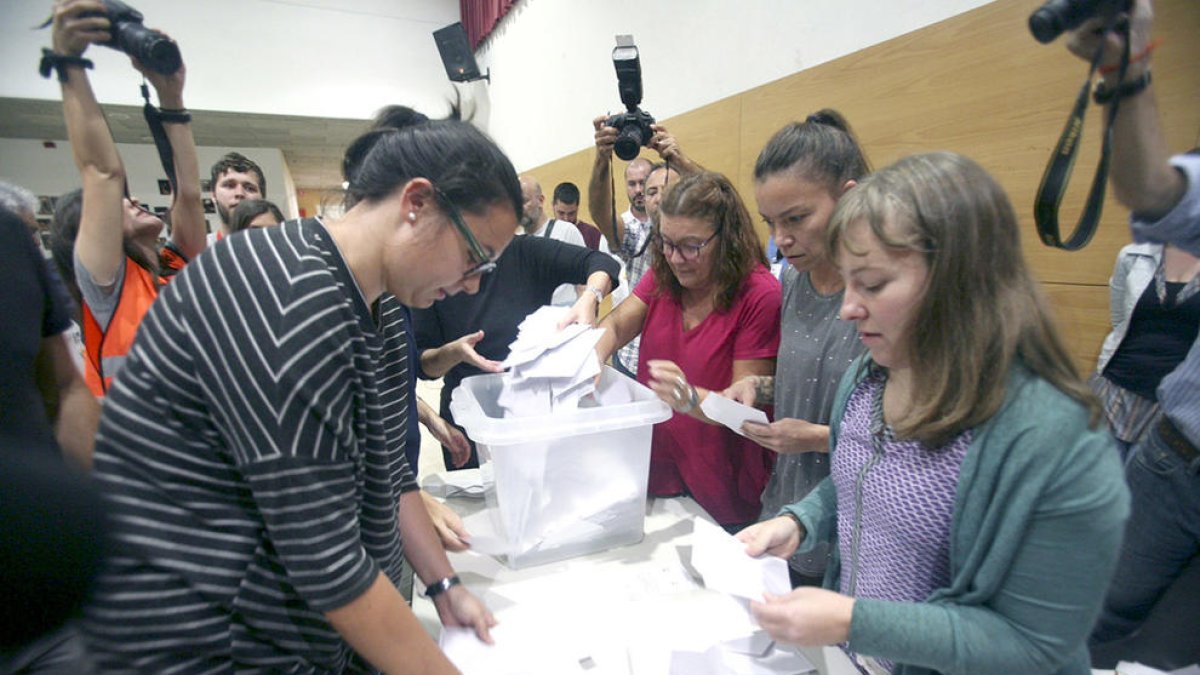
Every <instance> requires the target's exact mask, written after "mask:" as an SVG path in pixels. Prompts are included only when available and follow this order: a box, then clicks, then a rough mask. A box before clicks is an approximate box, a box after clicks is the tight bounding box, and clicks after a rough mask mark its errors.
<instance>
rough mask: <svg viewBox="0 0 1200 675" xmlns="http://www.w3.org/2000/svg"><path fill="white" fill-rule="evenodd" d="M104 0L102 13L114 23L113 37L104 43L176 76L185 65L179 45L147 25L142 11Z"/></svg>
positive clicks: (159, 70) (111, 0)
mask: <svg viewBox="0 0 1200 675" xmlns="http://www.w3.org/2000/svg"><path fill="white" fill-rule="evenodd" d="M101 1H102V2H103V4H104V13H103V14H102V15H101V16H104V17H106V18H107V19H108V20H109V22H110V23H111V24H112V26H111V28H110V29H109V30H110V32H111V34H112V39H111V40H110V41H108V42H106V43H104V46H105V47H112V48H113V49H117V50H120V51H122V52H125V53H126V54H128V55H130V56H132V57H134V58H136V59H137V60H138V61H141V62H142V65H144V66H146V67H147V68H149V69H151V70H153V71H155V72H158V73H162V74H163V75H174V74H175V73H176V72H177V71H178V70H179V69H180V67H182V66H183V57H182V56H181V55H180V54H179V45H177V44H175V42H174V41H173V40H171V38H169V37H167V36H166V35H163V34H162V33H161V32H159V31H156V30H153V29H151V28H146V26H145V24H144V23H143V22H142V21H143V20H142V13H141V12H139V11H137V10H136V9H134V8H132V7H130V6H129V5H127V4H125V3H124V2H121V0H101ZM91 15H92V16H96V15H98V14H96V13H91ZM85 16H86V14H85Z"/></svg>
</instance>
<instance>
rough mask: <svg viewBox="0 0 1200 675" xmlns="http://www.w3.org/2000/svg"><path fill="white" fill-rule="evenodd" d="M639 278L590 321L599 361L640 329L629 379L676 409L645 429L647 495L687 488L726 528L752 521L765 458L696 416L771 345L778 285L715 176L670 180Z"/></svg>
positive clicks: (770, 364) (728, 190)
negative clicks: (598, 331) (596, 326)
mask: <svg viewBox="0 0 1200 675" xmlns="http://www.w3.org/2000/svg"><path fill="white" fill-rule="evenodd" d="M659 213H660V215H659V229H658V232H657V233H655V235H654V246H653V256H654V257H653V260H652V263H651V269H652V271H653V273H652V274H647V275H646V276H644V277H643V278H642V280H641V282H639V283H638V285H637V287H636V288H634V290H633V295H632V296H630V297H629V298H627V299H626V300H625V301H624V302H622V303H621V304H620V305H619V306H618V307H617V309H616V310H614V311H613V312H612V313H610V314H609V315H608V316H606V317H605V318H604V320H603V321H602V322H601V323H600V327H601V328H603V329H605V331H606V332H605V335H604V337H602V338H601V340H600V343H599V344H598V345H597V347H596V351H597V353H598V354H599V356H600V360H601V361H604V360H606V359H608V357H609V356H610V355H612V353H613V352H615V351H616V350H617V349H619V348H620V347H622V346H623V345H624V344H625V343H627V342H629V341H630V340H632V339H633V337H634V336H637V335H640V336H641V350H640V353H639V356H638V369H637V379H638V381H639V382H642V383H643V384H646V385H647V386H649V387H650V388H651V389H653V390H654V391H655V393H657V394H658V396H659V397H660V398H661V399H662V400H663V401H665V402H666V403H667V404H668V405H670V406H671V407H672V408H673V409H674V410H675V412H676V414H675V415H674V416H673V417H672V418H671V419H670V420H668V421H666V422H664V423H662V424H658V425H656V426H655V427H654V432H653V440H652V441H651V454H650V484H649V492H650V494H651V495H653V496H670V495H681V494H686V495H690V496H691V497H693V498H694V499H695V500H696V501H697V502H698V503H699V504H700V505H701V506H702V507H704V509H705V510H706V511H708V513H709V515H710V516H712V518H713V519H714V520H716V521H717V522H718V523H720V524H721V525H722V526H724V527H726V528H727V529H729V530H731V531H732V530H736V529H738V528H739V527H741V526H743V525H745V524H747V523H750V522H753V521H754V520H755V519H757V518H758V513H759V510H760V507H761V501H760V497H761V495H762V490H763V486H764V485H766V482H767V478H768V477H769V476H770V474H771V465H772V460H773V457H772V455H771V452H770V451H768V450H766V449H765V448H763V447H762V446H760V445H758V444H757V443H754V442H753V441H750V440H749V439H746V438H742V437H741V436H739V435H737V434H736V433H734V432H733V431H731V430H729V429H727V428H725V427H723V426H720V425H718V424H716V423H714V422H712V421H711V420H709V419H708V418H707V417H706V416H705V415H704V412H703V410H701V408H700V404H701V403H702V402H703V401H704V399H705V398H707V397H708V395H709V393H710V392H718V393H719V392H720V391H722V390H724V389H725V388H726V387H728V386H729V385H730V384H732V383H733V382H735V381H737V380H740V379H742V378H744V377H747V376H750V375H770V374H771V373H773V372H774V370H775V355H776V352H777V351H778V349H779V307H780V289H779V282H778V281H777V280H776V279H775V277H773V276H772V275H771V272H770V270H769V269H768V268H767V260H766V257H765V255H764V254H763V250H762V246H760V244H759V241H758V237H757V235H756V234H755V232H754V226H753V224H752V222H751V221H750V214H749V212H748V211H747V210H746V206H745V205H744V204H743V203H742V200H741V197H739V196H738V194H737V191H736V190H735V189H734V187H733V185H732V184H731V183H730V182H729V179H727V178H726V177H724V176H722V175H721V174H718V173H711V172H704V173H699V174H694V175H691V176H688V177H687V178H684V179H682V180H681V181H680V182H679V183H678V184H676V185H674V186H668V188H667V193H666V196H665V197H663V200H662V204H661V206H660V209H659Z"/></svg>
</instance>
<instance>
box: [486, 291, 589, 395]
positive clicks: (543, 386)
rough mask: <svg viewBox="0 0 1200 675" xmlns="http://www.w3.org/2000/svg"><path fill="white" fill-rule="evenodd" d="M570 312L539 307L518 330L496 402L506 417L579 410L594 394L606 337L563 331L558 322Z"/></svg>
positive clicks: (573, 328) (574, 327) (572, 328)
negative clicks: (598, 347)
mask: <svg viewBox="0 0 1200 675" xmlns="http://www.w3.org/2000/svg"><path fill="white" fill-rule="evenodd" d="M567 311H568V308H566V307H549V306H547V307H541V308H539V309H538V310H537V311H535V312H533V313H532V314H530V315H529V316H527V317H525V320H524V321H522V322H521V323H520V325H519V326H518V333H517V339H516V340H514V341H513V343H512V344H511V345H509V354H508V358H506V359H505V360H504V362H503V365H504V367H506V368H509V371H508V372H507V373H506V374H505V376H504V378H503V380H502V382H501V386H502V389H501V391H500V394H499V396H498V397H497V399H496V400H497V403H499V404H500V407H502V408H504V411H505V414H506V416H509V417H533V416H538V415H550V414H553V413H554V412H555V411H569V410H575V409H576V408H578V407H579V405H580V401H581V400H583V399H584V398H585V397H587V396H589V395H591V394H592V393H593V392H594V391H595V388H596V387H595V380H596V376H597V375H599V374H600V371H601V368H600V362H599V360H598V359H597V358H596V343H598V342H599V341H600V337H601V336H602V335H604V332H603V331H601V330H598V329H596V328H592V327H590V326H584V325H581V324H571V325H569V326H567V327H566V328H563V329H562V330H559V329H558V322H559V321H561V320H562V318H563V316H564V315H565V314H566V312H567Z"/></svg>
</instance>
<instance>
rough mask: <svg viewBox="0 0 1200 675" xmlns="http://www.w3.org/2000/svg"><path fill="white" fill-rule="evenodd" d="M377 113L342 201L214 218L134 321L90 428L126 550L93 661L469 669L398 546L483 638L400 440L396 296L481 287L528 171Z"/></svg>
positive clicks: (477, 144) (402, 348)
mask: <svg viewBox="0 0 1200 675" xmlns="http://www.w3.org/2000/svg"><path fill="white" fill-rule="evenodd" d="M370 133H372V134H375V138H373V139H372V142H371V143H370V144H369V145H370V147H369V149H368V150H367V151H366V152H365V154H364V156H363V158H362V161H361V164H360V165H359V166H358V168H357V171H356V172H355V174H354V178H353V180H352V181H351V183H350V187H349V190H350V191H351V193H352V195H351V196H352V200H351V201H352V203H353V207H352V208H349V209H348V210H347V211H346V212H345V215H343V216H341V217H338V218H330V219H321V218H306V219H301V220H293V221H289V222H286V223H284V224H283V225H280V226H279V227H272V228H257V229H250V230H247V231H245V232H241V233H239V234H238V235H237V236H235V237H227V238H225V239H223V240H221V241H220V242H218V243H217V244H216V245H214V246H213V247H212V248H211V249H210V250H209V251H208V252H207V253H206V254H205V255H203V256H201V257H200V258H199V259H197V260H196V261H194V262H192V263H191V264H190V265H188V267H186V268H185V269H184V271H183V272H182V273H180V274H179V275H178V276H177V277H176V278H175V279H174V280H173V281H172V282H171V283H170V284H169V285H168V286H167V287H166V288H165V289H164V291H163V292H162V293H161V294H160V296H159V298H158V301H157V302H156V303H155V304H154V306H153V307H151V309H150V311H149V312H148V313H147V315H146V318H145V320H144V321H143V323H142V327H141V330H140V333H139V336H138V340H137V343H136V344H135V346H134V348H133V350H132V352H131V353H130V356H129V360H128V361H127V362H126V364H125V366H124V373H123V374H122V376H121V377H119V378H117V380H116V382H115V383H114V385H113V388H112V390H111V393H110V395H109V398H108V401H107V403H106V405H105V407H104V412H103V415H102V419H101V423H100V431H99V434H98V436H97V440H96V469H95V473H96V479H97V482H98V484H99V487H100V490H101V493H102V495H103V497H104V498H105V499H106V506H107V508H108V509H109V514H110V515H111V516H112V522H113V527H114V528H115V530H116V533H115V539H116V541H117V543H118V547H119V548H118V550H119V551H120V554H119V555H117V556H115V557H113V558H112V560H111V561H110V563H109V565H108V566H107V568H106V569H105V571H104V573H103V574H102V575H101V577H100V579H99V580H98V583H97V589H96V595H95V598H94V600H93V602H92V606H91V608H90V609H89V611H88V613H87V615H86V617H85V628H86V634H87V638H88V644H89V651H90V653H91V654H92V655H93V656H94V657H95V658H96V660H97V662H98V664H99V666H100V668H101V669H102V670H114V671H120V672H126V671H128V672H166V671H173V670H180V671H189V672H190V671H200V670H205V671H207V670H214V671H233V670H239V671H241V670H255V671H271V672H361V671H367V672H370V671H373V670H381V671H384V672H388V673H453V672H457V671H456V670H455V669H454V667H453V665H452V664H451V663H450V662H449V660H447V659H446V657H445V656H444V655H443V654H442V653H441V652H440V651H439V650H438V647H437V645H436V644H435V643H434V642H433V640H432V639H431V638H430V636H429V634H428V633H427V632H426V631H425V630H424V629H423V628H422V626H421V625H420V623H419V622H418V621H417V619H416V617H415V616H414V615H413V613H412V611H411V609H410V608H409V606H408V604H407V603H406V602H405V601H404V599H403V597H402V595H401V593H400V592H399V591H398V590H397V586H398V585H399V584H401V583H403V580H402V566H403V560H402V559H403V558H407V560H408V562H409V563H410V564H411V566H412V568H413V569H414V571H415V573H416V574H417V575H418V577H419V578H420V579H421V580H422V581H423V583H424V585H425V587H426V590H425V594H426V595H427V596H428V597H430V598H431V599H432V601H433V604H434V606H435V607H436V608H437V611H438V614H439V616H440V617H441V620H442V623H443V624H445V625H448V626H468V627H473V628H474V630H475V632H476V633H477V634H478V635H479V636H480V638H481V639H484V640H489V641H490V636H489V628H490V626H491V625H493V623H494V619H493V618H492V615H491V613H490V612H489V611H488V610H487V608H486V607H485V606H484V605H483V603H482V602H480V600H479V599H478V598H477V597H476V596H475V595H473V594H472V593H471V592H470V591H468V590H467V589H466V587H465V586H463V585H462V583H461V582H460V580H459V578H458V577H457V576H456V575H455V573H454V570H453V568H452V567H451V566H450V563H449V561H448V559H447V557H446V553H445V550H444V549H443V547H442V544H441V542H440V541H439V539H438V536H437V534H436V532H435V530H434V526H433V524H432V523H431V521H430V517H429V514H428V512H427V511H426V508H425V505H424V504H423V503H422V499H421V496H420V493H419V491H418V489H417V483H416V480H415V476H414V474H415V469H414V467H410V466H409V464H408V462H407V461H406V460H405V454H404V451H405V431H406V427H407V417H408V415H409V414H410V409H409V405H408V404H409V400H408V397H407V389H408V383H409V379H410V378H411V377H412V371H413V369H414V368H416V364H414V363H411V362H410V361H409V354H408V348H407V342H406V333H407V331H408V330H409V329H410V328H409V326H408V324H407V321H405V319H404V314H403V312H402V309H401V303H403V304H405V305H408V306H412V307H428V306H429V305H431V304H432V303H433V302H434V301H436V300H439V299H441V298H445V297H447V296H449V295H453V294H455V293H458V292H460V291H463V292H467V293H474V292H475V291H476V290H477V289H478V287H479V282H480V276H481V275H482V274H485V273H487V272H488V271H490V269H491V268H492V267H493V265H494V262H493V261H494V259H495V258H497V257H498V256H499V255H500V254H501V252H503V250H504V248H505V247H506V246H507V245H508V242H509V240H510V239H511V238H512V236H513V232H514V230H515V228H516V225H517V214H518V213H519V212H520V209H521V191H520V187H519V186H518V184H517V176H516V172H515V171H514V170H513V167H512V164H511V163H510V162H509V160H508V158H507V157H505V156H504V154H503V153H502V152H501V151H500V149H499V148H498V147H496V145H495V144H494V143H493V142H492V141H491V140H490V139H488V138H487V137H486V136H484V135H483V134H482V133H481V132H479V131H478V130H477V129H475V128H474V127H472V126H471V125H470V124H467V123H464V122H460V121H452V120H428V119H426V118H425V117H424V116H421V115H418V114H416V113H413V114H411V115H409V116H407V117H406V118H405V119H404V121H402V122H400V123H398V124H397V128H394V129H387V130H381V131H374V132H370Z"/></svg>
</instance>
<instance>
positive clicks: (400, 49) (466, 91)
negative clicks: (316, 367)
mask: <svg viewBox="0 0 1200 675" xmlns="http://www.w3.org/2000/svg"><path fill="white" fill-rule="evenodd" d="M988 1H989V0H521V1H520V2H518V4H517V5H516V6H515V7H514V8H513V10H512V12H511V13H510V15H509V16H508V17H506V18H505V19H504V20H503V21H502V22H501V26H500V28H499V30H498V31H497V33H495V34H494V35H493V36H492V37H491V38H490V39H489V40H488V42H487V43H485V45H484V47H483V49H482V50H481V51H480V53H479V54H478V60H479V62H480V67H481V68H483V69H486V68H489V67H490V68H491V69H492V83H491V84H490V85H488V84H486V83H484V82H476V83H471V84H466V85H451V84H450V83H449V82H448V81H447V80H446V77H445V71H444V69H443V67H442V65H441V61H440V59H439V57H438V55H437V49H436V45H435V44H434V41H433V38H432V35H431V33H432V31H433V30H435V29H437V28H439V27H441V26H443V25H446V24H449V23H452V22H454V21H455V20H457V18H458V1H457V0H405V1H404V2H398V1H395V0H203V1H198V0H136V2H134V6H135V7H137V8H138V9H140V10H142V12H143V13H144V14H145V15H146V16H147V17H148V19H147V20H148V23H149V24H150V25H152V26H161V27H164V28H166V29H167V30H168V31H169V32H170V33H171V34H172V35H173V36H174V37H175V38H177V39H178V40H179V42H180V44H181V45H182V47H183V52H184V58H185V60H186V62H187V64H188V88H187V92H186V101H187V105H188V107H190V108H192V109H193V110H230V111H238V112H258V113H286V114H292V115H314V116H329V117H346V118H358V119H366V118H368V117H370V115H371V114H372V113H373V112H374V111H375V110H377V109H378V108H380V107H381V106H383V105H385V104H388V103H407V104H410V105H413V106H414V107H416V108H418V109H419V110H422V111H423V112H426V113H428V114H431V115H439V114H443V113H444V111H445V109H446V104H445V101H446V99H447V98H450V97H453V95H454V91H455V90H454V87H455V86H457V87H458V90H459V91H460V92H461V93H462V94H463V95H464V97H465V98H466V99H467V103H468V108H472V107H473V108H475V110H476V121H477V123H479V124H480V126H482V127H483V128H485V129H486V130H487V131H488V132H489V133H491V134H492V136H493V137H494V138H496V140H497V141H498V142H499V143H500V145H501V146H502V147H504V149H505V150H506V151H507V152H508V153H509V155H510V156H511V157H512V159H513V162H514V163H515V164H516V165H517V168H518V169H527V168H531V167H534V166H537V165H540V164H543V163H545V162H547V161H550V160H553V159H557V158H559V157H562V156H563V155H567V154H570V153H572V152H575V151H577V150H580V149H582V148H585V147H588V146H590V145H591V137H592V131H591V125H590V121H591V119H592V118H593V117H595V116H596V115H598V114H601V113H606V112H618V111H620V110H621V109H622V107H621V104H620V99H619V97H618V96H617V89H616V75H615V74H614V71H613V67H612V59H611V52H612V47H613V36H614V35H615V34H617V33H632V34H633V35H634V37H635V39H636V40H637V43H638V46H639V48H640V49H641V60H642V70H643V77H644V84H645V87H644V88H645V100H644V101H643V107H644V108H645V109H646V110H648V111H649V112H650V113H652V114H653V115H655V116H656V117H657V118H659V119H664V118H667V117H671V116H673V115H677V114H679V113H683V112H686V111H688V110H692V109H695V108H697V107H700V106H703V105H705V104H708V103H711V102H713V101H716V100H718V99H721V98H724V97H727V96H730V95H732V94H736V93H738V92H741V91H745V90H747V89H751V88H753V87H756V86H759V85H761V84H765V83H767V82H770V81H773V80H776V79H779V78H781V77H784V76H787V75H790V74H792V73H794V72H797V71H799V70H803V69H805V68H809V67H812V66H815V65H818V64H820V63H824V62H826V61H829V60H831V59H834V58H837V57H839V56H842V55H845V54H849V53H851V52H854V51H857V50H859V49H862V48H864V47H868V46H870V45H873V44H876V43H878V42H881V41H884V40H887V39H890V38H892V37H895V36H897V35H901V34H903V33H906V32H909V31H912V30H916V29H918V28H921V27H923V26H926V25H929V24H931V23H934V22H937V21H940V20H943V19H946V18H949V17H951V16H954V15H955V14H958V13H961V12H964V11H967V10H969V9H973V8H975V7H978V6H980V5H983V4H986V3H987V2H988ZM50 4H51V2H50V0H0V72H3V73H4V77H3V78H2V79H0V96H11V97H24V98H40V99H57V98H58V97H59V92H58V88H57V84H56V83H54V82H53V81H51V80H43V79H41V78H39V77H38V76H37V75H36V74H35V72H34V71H35V67H36V63H37V59H38V54H39V50H40V49H41V47H43V46H45V45H46V44H47V43H48V40H49V34H48V32H47V31H33V30H30V29H29V28H28V27H29V26H33V25H36V24H37V23H39V22H40V21H41V20H42V19H43V18H44V17H45V15H46V13H47V9H48V8H49V6H50ZM1034 4H1035V3H1034V2H1033V1H1032V0H1031V7H1032V6H1033V5H1034ZM88 56H89V57H90V58H92V59H94V60H95V61H96V70H95V71H94V73H93V75H92V79H93V82H94V84H95V88H96V91H97V96H98V97H99V99H100V101H101V102H102V103H121V104H128V105H140V99H139V97H138V94H137V84H138V83H139V80H138V78H137V76H136V74H134V73H133V71H132V69H131V68H130V67H129V64H128V60H127V59H125V57H123V56H122V55H120V54H118V53H117V52H115V51H113V50H111V49H99V48H98V49H92V50H90V51H89V53H88ZM847 86H854V85H853V83H852V82H850V83H847ZM797 106H798V107H797V110H798V113H799V112H802V111H807V110H809V109H812V108H816V107H819V102H798V103H797Z"/></svg>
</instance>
